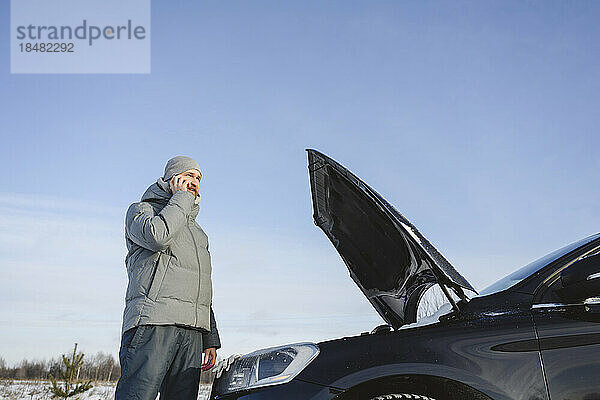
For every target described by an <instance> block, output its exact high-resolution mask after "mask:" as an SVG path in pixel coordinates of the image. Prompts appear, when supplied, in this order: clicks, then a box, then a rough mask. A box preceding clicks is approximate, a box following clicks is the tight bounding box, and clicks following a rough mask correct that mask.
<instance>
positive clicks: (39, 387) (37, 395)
mask: <svg viewBox="0 0 600 400" xmlns="http://www.w3.org/2000/svg"><path fill="white" fill-rule="evenodd" d="M48 386H50V382H49V381H26V380H23V381H21V380H0V399H1V400H50V399H51V398H52V397H51V395H50V394H49V393H48V391H47V390H46V388H47V387H48ZM115 386H116V383H105V382H97V383H96V384H94V387H93V388H91V389H90V390H88V391H87V392H85V393H84V394H82V395H80V396H78V397H75V398H74V399H79V400H109V399H114V395H115ZM209 396H210V386H207V385H200V390H199V392H198V399H199V400H205V399H208V398H209Z"/></svg>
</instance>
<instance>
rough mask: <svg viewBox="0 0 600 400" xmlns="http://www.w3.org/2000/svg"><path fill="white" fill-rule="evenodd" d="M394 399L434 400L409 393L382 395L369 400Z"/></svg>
mask: <svg viewBox="0 0 600 400" xmlns="http://www.w3.org/2000/svg"><path fill="white" fill-rule="evenodd" d="M396 399H412V400H435V399H434V398H433V397H429V396H423V395H420V394H411V393H394V394H384V395H382V396H377V397H373V398H372V399H371V400H396Z"/></svg>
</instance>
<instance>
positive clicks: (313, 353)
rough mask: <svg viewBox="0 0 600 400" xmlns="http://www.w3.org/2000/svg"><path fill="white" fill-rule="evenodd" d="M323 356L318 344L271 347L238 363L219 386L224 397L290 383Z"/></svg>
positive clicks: (247, 356)
mask: <svg viewBox="0 0 600 400" xmlns="http://www.w3.org/2000/svg"><path fill="white" fill-rule="evenodd" d="M318 354H319V348H318V347H317V345H316V344H314V343H297V344H289V345H286V346H279V347H271V348H269V349H263V350H258V351H255V352H253V353H250V354H246V355H244V356H242V357H240V358H239V359H237V360H236V361H235V362H234V363H233V365H231V367H230V368H229V370H228V371H227V372H225V373H223V375H222V376H221V378H220V379H219V383H218V389H219V393H220V394H225V393H231V392H237V391H240V390H245V389H252V388H257V387H262V386H269V385H277V384H282V383H287V382H289V381H291V380H292V379H294V378H295V377H296V375H298V374H299V373H300V372H301V371H302V370H303V369H304V368H306V366H307V365H308V364H310V362H311V361H312V360H314V359H315V357H317V355H318Z"/></svg>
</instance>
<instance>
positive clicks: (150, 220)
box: [125, 190, 194, 251]
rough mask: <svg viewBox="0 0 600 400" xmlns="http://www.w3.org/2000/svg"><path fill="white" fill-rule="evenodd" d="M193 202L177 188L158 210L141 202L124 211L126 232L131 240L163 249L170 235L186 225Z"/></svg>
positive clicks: (151, 247) (192, 198)
mask: <svg viewBox="0 0 600 400" xmlns="http://www.w3.org/2000/svg"><path fill="white" fill-rule="evenodd" d="M193 204H194V195H193V194H192V193H190V192H188V191H184V190H178V191H176V192H175V193H174V194H173V196H171V198H170V199H169V201H168V203H167V205H166V206H165V207H164V208H163V209H162V210H161V211H160V212H159V213H158V214H155V213H154V209H153V208H152V206H150V205H149V204H146V203H144V202H140V203H134V204H132V205H131V206H130V207H129V209H128V210H127V216H126V218H125V233H126V235H127V237H128V238H129V239H131V240H132V241H133V242H134V243H136V244H138V245H140V246H142V247H144V248H146V249H149V250H153V251H161V250H165V249H166V248H167V247H168V246H169V243H170V242H171V240H172V239H173V237H175V235H176V234H177V232H179V230H180V229H181V228H182V227H183V226H185V224H186V222H187V217H188V215H189V214H190V212H191V209H192V205H193Z"/></svg>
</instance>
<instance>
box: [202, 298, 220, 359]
mask: <svg viewBox="0 0 600 400" xmlns="http://www.w3.org/2000/svg"><path fill="white" fill-rule="evenodd" d="M211 347H214V348H215V349H218V348H220V347H221V339H220V338H219V330H218V329H217V321H216V320H215V313H214V312H213V309H212V306H211V307H210V332H207V333H203V334H202V349H203V350H206V349H209V348H211Z"/></svg>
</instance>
